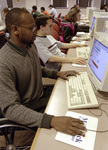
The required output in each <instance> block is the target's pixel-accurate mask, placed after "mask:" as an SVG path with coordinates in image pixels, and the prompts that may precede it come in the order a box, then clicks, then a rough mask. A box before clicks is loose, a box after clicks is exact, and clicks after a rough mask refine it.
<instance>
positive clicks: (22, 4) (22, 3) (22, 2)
mask: <svg viewBox="0 0 108 150" xmlns="http://www.w3.org/2000/svg"><path fill="white" fill-rule="evenodd" d="M25 1H26V0H19V2H18V1H17V0H13V7H20V8H21V7H25V6H26V5H25Z"/></svg>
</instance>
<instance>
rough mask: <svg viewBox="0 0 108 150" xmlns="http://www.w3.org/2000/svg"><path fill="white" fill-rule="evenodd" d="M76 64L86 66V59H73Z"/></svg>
mask: <svg viewBox="0 0 108 150" xmlns="http://www.w3.org/2000/svg"><path fill="white" fill-rule="evenodd" d="M72 59H73V63H74V64H80V65H86V59H84V58H81V57H75V58H72Z"/></svg>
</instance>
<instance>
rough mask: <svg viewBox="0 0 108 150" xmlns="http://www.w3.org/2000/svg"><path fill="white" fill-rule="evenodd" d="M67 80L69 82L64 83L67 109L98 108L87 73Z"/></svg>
mask: <svg viewBox="0 0 108 150" xmlns="http://www.w3.org/2000/svg"><path fill="white" fill-rule="evenodd" d="M68 78H69V81H66V88H67V102H68V109H77V108H91V107H97V106H98V102H97V99H96V96H95V93H94V91H93V89H92V86H91V83H90V80H89V78H88V75H87V72H82V73H80V75H77V77H75V76H69V77H68Z"/></svg>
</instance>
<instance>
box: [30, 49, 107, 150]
mask: <svg viewBox="0 0 108 150" xmlns="http://www.w3.org/2000/svg"><path fill="white" fill-rule="evenodd" d="M72 56H76V51H75V49H69V51H68V53H67V57H72ZM61 70H62V71H64V70H76V71H86V68H81V67H80V68H79V67H73V66H72V64H63V67H62V69H61ZM66 99H67V96H66V81H64V80H62V79H57V81H56V84H55V87H54V90H53V92H52V94H51V97H50V99H49V103H48V105H47V107H46V110H45V112H46V113H48V114H52V115H55V116H64V115H65V114H66V112H67V110H68V108H67V100H66ZM97 99H98V102H99V104H100V103H107V104H108V101H107V100H105V99H102V98H99V97H97ZM102 109H104V110H105V111H106V112H107V113H108V105H103V106H102ZM90 110H91V111H92V112H93V113H94V114H97V115H100V113H101V112H100V110H99V109H98V108H93V109H90ZM71 111H73V112H78V113H81V114H85V115H89V116H93V117H97V116H94V115H92V114H91V113H90V112H89V110H88V109H81V110H71ZM97 118H98V119H99V121H98V128H97V130H107V129H108V118H107V116H106V114H105V113H104V112H102V116H101V117H97ZM56 134H57V131H56V130H55V129H53V128H52V129H40V128H39V129H38V131H37V133H36V136H35V138H34V141H33V143H32V146H31V150H80V149H79V148H77V147H74V146H71V145H68V144H65V143H62V142H59V141H56V140H55V136H56ZM88 145H89V143H88ZM94 150H108V132H105V133H96V139H95V145H94Z"/></svg>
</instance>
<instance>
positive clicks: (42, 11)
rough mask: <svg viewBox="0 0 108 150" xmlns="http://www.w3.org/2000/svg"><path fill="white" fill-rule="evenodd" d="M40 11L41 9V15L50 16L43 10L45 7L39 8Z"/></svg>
mask: <svg viewBox="0 0 108 150" xmlns="http://www.w3.org/2000/svg"><path fill="white" fill-rule="evenodd" d="M40 9H41V13H43V14H44V15H48V16H50V14H49V12H47V11H46V10H45V7H41V8H40Z"/></svg>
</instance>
